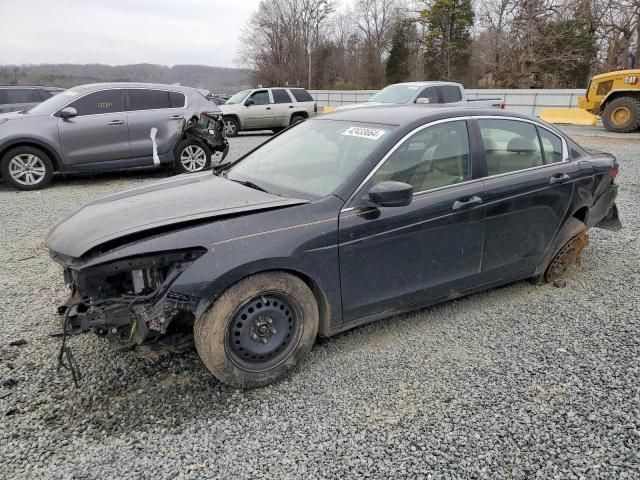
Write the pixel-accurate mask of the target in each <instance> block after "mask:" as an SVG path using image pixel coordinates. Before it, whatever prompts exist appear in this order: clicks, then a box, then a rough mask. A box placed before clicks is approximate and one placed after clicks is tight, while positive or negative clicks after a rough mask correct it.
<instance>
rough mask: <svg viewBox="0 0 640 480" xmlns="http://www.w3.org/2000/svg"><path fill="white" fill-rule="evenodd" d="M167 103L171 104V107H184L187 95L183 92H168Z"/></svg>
mask: <svg viewBox="0 0 640 480" xmlns="http://www.w3.org/2000/svg"><path fill="white" fill-rule="evenodd" d="M169 103H170V104H171V108H180V107H184V106H185V105H186V103H187V97H186V96H185V94H184V93H180V92H169Z"/></svg>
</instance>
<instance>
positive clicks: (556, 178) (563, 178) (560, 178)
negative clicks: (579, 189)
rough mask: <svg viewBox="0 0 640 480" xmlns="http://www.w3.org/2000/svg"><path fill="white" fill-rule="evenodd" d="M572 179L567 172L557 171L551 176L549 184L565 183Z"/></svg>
mask: <svg viewBox="0 0 640 480" xmlns="http://www.w3.org/2000/svg"><path fill="white" fill-rule="evenodd" d="M570 179H571V177H570V176H569V175H567V174H566V173H556V174H555V175H553V176H552V177H551V178H549V185H555V184H556V183H564V182H567V181H569V180H570Z"/></svg>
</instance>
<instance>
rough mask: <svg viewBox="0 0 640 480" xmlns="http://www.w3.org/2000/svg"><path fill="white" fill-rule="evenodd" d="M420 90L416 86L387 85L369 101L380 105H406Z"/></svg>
mask: <svg viewBox="0 0 640 480" xmlns="http://www.w3.org/2000/svg"><path fill="white" fill-rule="evenodd" d="M420 88H421V87H419V86H417V85H389V86H388V87H386V88H383V89H382V90H380V91H379V92H378V93H376V94H375V95H374V96H373V97H371V98H370V99H369V101H370V102H380V103H407V102H408V101H409V100H411V99H412V98H413V96H414V95H415V94H416V93H418V90H420Z"/></svg>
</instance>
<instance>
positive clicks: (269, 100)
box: [220, 87, 318, 137]
mask: <svg viewBox="0 0 640 480" xmlns="http://www.w3.org/2000/svg"><path fill="white" fill-rule="evenodd" d="M220 110H222V114H223V118H224V125H225V129H226V133H227V136H228V137H234V136H236V135H237V134H238V132H241V131H248V130H272V131H274V132H279V131H280V130H282V129H284V128H286V127H288V126H289V125H293V124H294V123H297V122H301V121H303V120H306V119H307V118H310V117H313V116H314V115H315V114H316V113H317V112H318V106H317V104H316V102H315V101H314V100H313V97H312V96H311V95H310V94H309V92H307V91H306V90H305V89H304V88H289V87H277V88H276V87H272V88H255V89H251V90H242V91H241V92H238V93H236V94H235V95H233V96H232V97H231V98H230V99H229V100H227V102H226V103H225V104H224V105H220Z"/></svg>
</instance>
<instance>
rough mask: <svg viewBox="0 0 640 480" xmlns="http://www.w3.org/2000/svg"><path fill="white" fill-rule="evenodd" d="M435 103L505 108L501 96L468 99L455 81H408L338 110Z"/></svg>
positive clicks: (390, 86)
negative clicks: (364, 100)
mask: <svg viewBox="0 0 640 480" xmlns="http://www.w3.org/2000/svg"><path fill="white" fill-rule="evenodd" d="M393 103H395V104H408V103H417V104H434V103H449V104H459V105H467V106H473V107H479V108H504V107H505V105H504V101H503V100H502V99H501V98H478V99H468V98H467V95H466V93H465V91H464V87H463V86H462V85H461V84H459V83H454V82H406V83H394V84H393V85H389V86H388V87H385V88H383V89H382V90H380V91H379V92H378V93H376V94H375V95H373V96H372V97H371V98H370V99H369V100H368V101H366V102H362V103H356V104H353V105H344V106H341V107H338V108H337V110H343V109H350V108H360V107H368V106H372V105H385V104H393Z"/></svg>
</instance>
